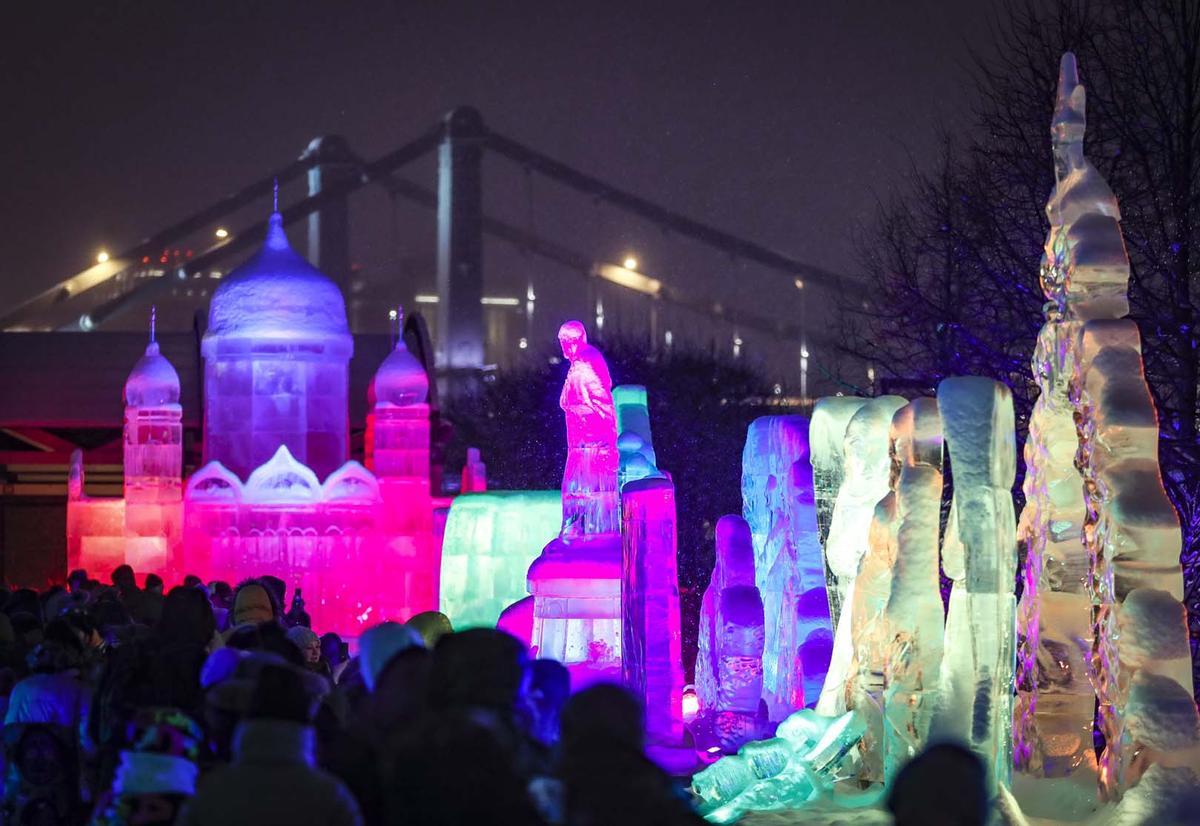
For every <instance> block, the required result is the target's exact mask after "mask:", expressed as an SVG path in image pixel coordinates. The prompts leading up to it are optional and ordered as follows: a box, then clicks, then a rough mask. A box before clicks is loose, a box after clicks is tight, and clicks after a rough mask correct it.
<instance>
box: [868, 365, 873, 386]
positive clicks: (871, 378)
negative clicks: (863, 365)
mask: <svg viewBox="0 0 1200 826" xmlns="http://www.w3.org/2000/svg"><path fill="white" fill-rule="evenodd" d="M867 381H869V382H871V383H872V384H874V383H875V368H874V367H868V368H867Z"/></svg>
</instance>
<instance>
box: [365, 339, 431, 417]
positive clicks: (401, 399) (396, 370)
mask: <svg viewBox="0 0 1200 826" xmlns="http://www.w3.org/2000/svg"><path fill="white" fill-rule="evenodd" d="M369 396H370V400H371V402H372V403H373V404H378V403H385V404H395V405H400V406H406V405H410V404H422V403H424V402H425V400H426V399H428V398H429V375H428V374H427V373H426V372H425V366H424V365H423V364H421V361H420V359H418V358H417V357H416V356H414V355H413V354H412V353H411V352H409V350H408V347H406V346H405V344H404V339H403V338H400V339H398V340H397V341H396V349H394V350H392V352H391V353H389V354H388V357H387V358H385V359H384V360H383V363H382V364H380V365H379V369H378V370H376V371H375V377H374V378H372V379H371V389H370V393H369Z"/></svg>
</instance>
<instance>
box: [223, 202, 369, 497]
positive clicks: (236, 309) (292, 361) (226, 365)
mask: <svg viewBox="0 0 1200 826" xmlns="http://www.w3.org/2000/svg"><path fill="white" fill-rule="evenodd" d="M201 350H202V352H203V355H204V390H205V397H204V400H205V406H204V461H205V462H206V463H207V462H209V461H211V460H213V459H218V458H219V459H220V460H221V463H222V464H224V465H225V466H226V467H227V468H229V470H231V471H233V472H234V473H236V474H237V475H238V476H239V477H240V478H243V479H245V478H246V477H248V476H249V475H250V473H251V471H253V470H254V469H255V468H257V467H258V466H259V465H261V464H263V463H264V462H266V461H267V460H268V459H270V458H271V457H272V456H273V455H274V454H275V451H276V449H277V448H278V447H279V445H281V444H283V445H287V447H288V450H289V452H290V453H291V454H292V455H293V456H295V457H296V458H297V460H298V461H300V462H302V463H304V464H305V465H307V466H308V467H310V468H312V469H313V471H314V472H315V473H316V474H317V476H318V477H319V478H324V477H326V476H328V475H329V474H330V473H332V472H333V471H334V470H335V469H337V468H338V467H340V466H341V465H342V464H343V463H344V462H345V461H346V458H347V456H346V454H347V450H348V444H349V438H350V430H349V424H348V419H347V416H348V410H347V407H346V394H347V386H348V382H349V361H350V356H351V354H352V353H353V351H354V342H353V339H352V338H351V336H350V330H349V328H348V327H347V325H346V304H345V301H344V300H343V299H342V293H341V291H340V290H339V289H338V287H337V285H336V284H334V283H333V281H331V280H330V279H328V278H326V277H325V276H324V275H323V274H321V273H320V272H319V271H317V270H316V269H315V268H313V267H312V266H311V265H310V264H309V263H308V262H307V261H305V260H304V258H303V257H301V256H300V255H299V254H298V253H297V252H296V251H295V250H293V249H292V248H291V246H290V245H289V244H288V240H287V235H286V234H285V233H284V231H283V218H282V216H281V215H280V214H279V213H278V212H274V213H272V215H271V219H270V223H269V228H268V230H267V240H266V243H265V244H264V245H263V247H262V249H261V250H260V251H259V252H258V254H257V255H255V256H254V257H253V258H251V259H250V260H249V261H247V262H246V263H245V264H243V265H242V266H240V267H238V268H237V269H235V270H234V271H233V272H232V273H231V274H230V275H229V277H227V278H225V279H224V280H222V282H221V286H220V287H218V288H217V291H216V293H215V294H214V295H213V299H212V304H211V305H210V307H209V313H208V330H207V332H205V334H204V341H203V343H202V345H201Z"/></svg>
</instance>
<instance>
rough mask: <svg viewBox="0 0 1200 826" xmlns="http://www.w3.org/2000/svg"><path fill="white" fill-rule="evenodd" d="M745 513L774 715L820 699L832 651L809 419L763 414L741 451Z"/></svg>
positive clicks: (769, 706) (752, 425) (765, 676)
mask: <svg viewBox="0 0 1200 826" xmlns="http://www.w3.org/2000/svg"><path fill="white" fill-rule="evenodd" d="M742 511H743V515H744V516H745V518H746V521H747V522H748V523H749V525H750V530H751V533H752V535H753V537H754V557H755V561H754V570H755V577H756V579H757V582H758V588H759V592H760V593H761V594H762V599H763V608H764V611H765V613H766V616H767V617H770V618H772V620H771V621H769V622H767V625H766V631H767V635H766V650H765V651H764V653H763V698H764V699H765V700H766V701H767V709H768V712H769V714H770V716H771V719H772V720H781V719H783V718H784V717H786V716H788V715H789V714H791V713H792V712H794V711H796V710H798V709H800V708H803V707H804V705H805V704H806V702H807V703H809V704H811V703H814V702H815V701H816V698H817V696H818V695H819V693H820V690H821V685H822V684H823V682H824V680H825V672H826V671H827V670H828V668H829V657H830V653H831V651H832V648H833V633H832V627H831V624H830V621H829V601H828V598H827V597H826V595H825V560H824V555H823V554H822V552H821V543H820V535H819V532H818V528H817V507H816V500H815V498H814V492H813V476H812V466H811V465H810V464H809V460H808V420H807V419H805V418H803V417H801V416H764V417H762V418H760V419H756V420H755V421H753V422H751V423H750V428H749V431H748V432H747V434H746V446H745V449H744V450H743V452H742Z"/></svg>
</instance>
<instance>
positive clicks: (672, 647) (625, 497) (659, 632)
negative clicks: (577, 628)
mask: <svg viewBox="0 0 1200 826" xmlns="http://www.w3.org/2000/svg"><path fill="white" fill-rule="evenodd" d="M621 520H622V525H623V527H622V532H621V534H622V541H623V549H624V567H625V571H624V577H623V578H622V580H621V618H622V625H623V629H622V634H621V640H622V645H621V665H622V671H623V674H624V680H625V685H626V686H627V687H628V688H629V689H630V690H631V691H633V692H634V694H636V695H637V696H638V697H639V698H641V700H642V702H643V704H644V706H645V709H646V735H647V737H648V738H649V739H650V740H651V741H652V742H657V743H664V744H670V745H675V744H679V743H681V742H682V740H683V643H682V639H681V636H680V628H679V577H678V574H677V570H676V531H675V485H674V484H673V483H672V482H671V480H670V479H667V478H662V477H656V478H645V479H638V480H634V481H631V482H627V483H626V484H625V486H624V487H623V488H622V489H621Z"/></svg>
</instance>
